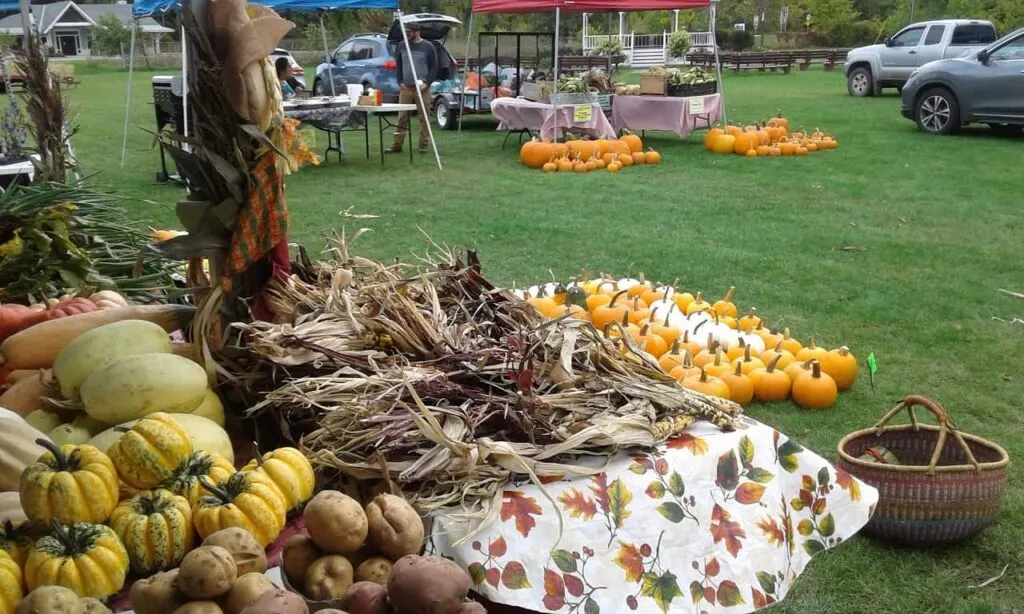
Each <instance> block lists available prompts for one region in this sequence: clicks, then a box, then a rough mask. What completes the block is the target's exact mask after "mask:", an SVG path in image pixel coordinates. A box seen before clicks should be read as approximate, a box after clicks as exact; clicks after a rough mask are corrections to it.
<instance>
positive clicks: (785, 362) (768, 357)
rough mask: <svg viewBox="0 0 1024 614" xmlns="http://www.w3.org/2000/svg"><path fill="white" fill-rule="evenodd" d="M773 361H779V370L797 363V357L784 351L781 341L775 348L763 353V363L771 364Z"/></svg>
mask: <svg viewBox="0 0 1024 614" xmlns="http://www.w3.org/2000/svg"><path fill="white" fill-rule="evenodd" d="M773 360H778V368H779V369H785V368H786V367H788V366H789V365H791V364H793V363H794V362H796V356H793V355H792V354H790V353H789V352H788V351H786V350H785V349H783V347H782V341H779V342H778V343H776V344H775V347H773V348H771V349H768V350H765V351H764V352H762V353H761V361H762V362H764V363H765V364H768V363H771V362H772V361H773Z"/></svg>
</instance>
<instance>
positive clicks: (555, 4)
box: [473, 0, 711, 13]
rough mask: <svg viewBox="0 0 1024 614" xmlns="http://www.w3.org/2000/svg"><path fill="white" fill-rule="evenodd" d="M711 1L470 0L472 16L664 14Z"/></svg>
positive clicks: (701, 6) (703, 5) (701, 7)
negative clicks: (601, 13) (644, 12)
mask: <svg viewBox="0 0 1024 614" xmlns="http://www.w3.org/2000/svg"><path fill="white" fill-rule="evenodd" d="M709 6H711V0H473V12H474V13H547V12H549V11H553V10H555V9H556V8H560V9H562V10H563V11H568V12H572V13H582V12H584V11H586V12H591V11H593V12H601V11H668V10H672V9H703V8H707V7H709Z"/></svg>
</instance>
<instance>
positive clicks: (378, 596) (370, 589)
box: [321, 582, 391, 614]
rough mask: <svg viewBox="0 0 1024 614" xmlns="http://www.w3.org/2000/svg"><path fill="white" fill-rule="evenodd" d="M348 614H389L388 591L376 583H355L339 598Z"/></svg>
mask: <svg viewBox="0 0 1024 614" xmlns="http://www.w3.org/2000/svg"><path fill="white" fill-rule="evenodd" d="M341 607H342V609H343V610H344V611H346V612H348V614H389V612H391V608H390V607H389V606H388V590H387V589H386V588H384V586H383V585H381V584H377V583H376V582H356V583H355V584H353V585H352V586H350V587H348V590H347V591H345V594H344V595H342V597H341ZM321 612H322V610H321Z"/></svg>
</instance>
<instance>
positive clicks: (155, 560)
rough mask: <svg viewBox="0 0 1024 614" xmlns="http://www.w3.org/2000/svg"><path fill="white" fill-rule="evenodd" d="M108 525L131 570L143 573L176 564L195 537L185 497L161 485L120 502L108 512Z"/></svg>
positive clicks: (145, 574)
mask: <svg viewBox="0 0 1024 614" xmlns="http://www.w3.org/2000/svg"><path fill="white" fill-rule="evenodd" d="M110 528H112V529H113V530H114V533H116V534H117V537H118V538H119V539H120V540H121V543H122V544H123V545H124V547H125V550H127V552H128V561H129V563H130V564H131V568H132V571H134V572H136V573H138V574H140V575H143V576H149V575H152V574H153V573H154V572H157V571H160V570H163V569H169V568H171V567H174V566H176V565H177V564H178V563H179V562H181V559H182V557H184V556H185V553H187V552H188V551H190V550H192V546H193V542H194V540H195V535H194V534H195V529H194V528H193V526H192V509H191V508H190V507H189V504H188V500H187V499H185V497H181V496H178V495H175V494H174V493H172V492H171V491H169V490H166V489H163V488H158V489H157V490H144V491H142V492H140V493H138V494H137V495H135V496H134V497H132V498H131V499H128V500H125V501H122V502H121V503H120V504H119V505H118V506H117V507H116V508H115V509H114V513H113V514H111V515H110Z"/></svg>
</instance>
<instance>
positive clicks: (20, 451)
mask: <svg viewBox="0 0 1024 614" xmlns="http://www.w3.org/2000/svg"><path fill="white" fill-rule="evenodd" d="M46 438H47V437H46V435H44V434H43V433H40V432H39V431H37V430H36V429H34V428H32V427H31V426H29V424H28V422H25V419H24V418H22V417H21V416H19V415H18V414H16V413H14V412H13V411H10V410H7V409H3V408H0V492H10V491H15V492H17V490H18V488H19V486H20V485H21V473H22V471H24V470H25V468H26V467H28V466H29V465H31V464H32V463H34V462H36V461H37V460H38V459H39V457H40V456H42V455H43V454H44V453H45V452H46V450H45V449H43V447H42V446H40V445H39V444H37V443H36V440H37V439H46Z"/></svg>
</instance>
